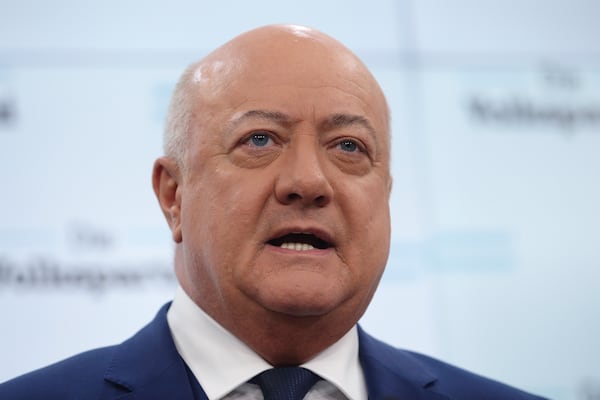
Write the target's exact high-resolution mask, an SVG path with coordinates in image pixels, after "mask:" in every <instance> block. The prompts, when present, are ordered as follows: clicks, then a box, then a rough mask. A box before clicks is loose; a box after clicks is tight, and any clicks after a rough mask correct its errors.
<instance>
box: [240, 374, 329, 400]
mask: <svg viewBox="0 0 600 400" xmlns="http://www.w3.org/2000/svg"><path fill="white" fill-rule="evenodd" d="M320 379H321V378H320V377H319V376H318V375H316V374H314V373H312V372H311V371H309V370H307V369H306V368H302V367H277V368H271V369H268V370H266V371H264V372H262V373H260V374H258V375H257V376H255V377H254V378H252V380H251V381H250V382H252V383H256V384H258V385H259V386H260V389H261V390H262V392H263V397H264V399H265V400H302V399H303V398H304V396H306V393H308V391H309V390H310V388H311V387H313V385H314V384H315V383H317V382H318V381H319V380H320Z"/></svg>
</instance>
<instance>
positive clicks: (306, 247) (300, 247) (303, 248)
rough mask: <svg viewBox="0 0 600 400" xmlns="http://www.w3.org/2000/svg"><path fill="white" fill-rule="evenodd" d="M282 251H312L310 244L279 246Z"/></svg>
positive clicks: (284, 244)
mask: <svg viewBox="0 0 600 400" xmlns="http://www.w3.org/2000/svg"><path fill="white" fill-rule="evenodd" d="M281 248H282V249H288V250H296V251H306V250H312V249H314V247H313V246H311V245H310V244H307V243H289V242H286V243H283V244H282V245H281Z"/></svg>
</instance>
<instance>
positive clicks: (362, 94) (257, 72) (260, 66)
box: [191, 34, 388, 132]
mask: <svg viewBox="0 0 600 400" xmlns="http://www.w3.org/2000/svg"><path fill="white" fill-rule="evenodd" d="M250 39H251V40H250ZM191 81H192V82H191V83H192V85H191V86H192V90H193V92H194V93H193V98H194V100H195V103H196V105H197V106H198V107H210V106H217V107H220V108H221V109H223V108H225V109H231V108H238V106H239V105H241V104H243V103H244V102H267V103H268V102H269V101H270V102H271V103H275V105H277V104H278V105H280V106H282V107H287V106H302V105H304V106H312V107H314V108H315V110H316V111H321V110H322V111H325V112H337V113H340V112H344V111H345V110H344V108H345V107H346V108H347V107H357V106H358V107H359V108H361V107H362V110H363V112H364V113H366V114H368V118H369V119H374V121H373V124H374V125H378V126H379V127H380V128H381V129H383V130H384V131H386V132H387V130H388V126H387V120H388V110H387V104H386V101H385V98H384V96H383V93H382V92H381V89H380V88H379V85H378V84H377V82H376V81H375V79H374V78H373V76H372V75H371V74H370V72H369V71H368V70H367V68H366V67H365V66H364V65H363V64H362V62H361V61H360V60H359V59H358V58H357V57H356V56H354V54H352V53H351V52H350V51H349V50H347V49H346V48H344V47H343V46H342V45H341V44H339V43H337V42H335V41H333V40H332V39H330V38H328V37H325V38H322V37H316V38H315V37H303V36H302V35H300V36H298V35H292V34H284V35H274V36H268V37H259V38H256V37H251V38H245V37H243V38H241V39H238V40H234V41H232V42H230V43H228V44H227V45H225V46H224V47H223V48H221V49H218V50H217V51H215V52H214V53H213V54H211V55H209V56H208V57H207V58H206V59H205V60H203V61H202V62H201V63H200V64H198V65H197V67H196V68H195V69H194V71H193V73H192V75H191ZM290 96H291V98H290ZM294 96H296V97H294ZM286 101H287V102H289V103H290V104H285V103H286ZM328 101H329V103H330V104H327V102H328ZM336 101H337V103H335V102H336ZM331 102H334V103H333V104H331ZM257 106H259V104H253V105H252V107H253V108H255V107H257ZM331 107H333V108H338V109H337V110H326V109H327V108H331ZM269 108H273V106H271V107H269ZM237 111H239V110H237ZM356 112H357V111H356V110H354V112H353V113H356Z"/></svg>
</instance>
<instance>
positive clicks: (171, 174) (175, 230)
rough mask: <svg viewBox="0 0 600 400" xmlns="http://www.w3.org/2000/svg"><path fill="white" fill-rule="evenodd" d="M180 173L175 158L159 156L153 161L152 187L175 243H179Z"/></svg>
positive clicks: (181, 236)
mask: <svg viewBox="0 0 600 400" xmlns="http://www.w3.org/2000/svg"><path fill="white" fill-rule="evenodd" d="M180 184H181V174H180V170H179V167H178V166H177V163H176V162H175V160H173V159H172V158H170V157H161V158H158V159H157V160H156V161H155V162H154V168H153V170H152V187H153V188H154V193H155V194H156V198H157V199H158V203H159V205H160V208H161V210H162V212H163V214H164V215H165V218H166V220H167V223H168V224H169V228H171V234H172V237H173V240H174V241H175V243H181V241H182V239H183V235H182V233H181V186H180Z"/></svg>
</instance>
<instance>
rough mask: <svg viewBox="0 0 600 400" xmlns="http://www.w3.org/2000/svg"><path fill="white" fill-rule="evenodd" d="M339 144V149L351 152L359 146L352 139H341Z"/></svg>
mask: <svg viewBox="0 0 600 400" xmlns="http://www.w3.org/2000/svg"><path fill="white" fill-rule="evenodd" d="M339 146H340V149H342V150H343V151H347V152H349V153H353V152H355V151H358V150H360V148H359V147H358V145H357V144H356V142H355V141H353V140H342V141H341V142H340V143H339Z"/></svg>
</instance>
